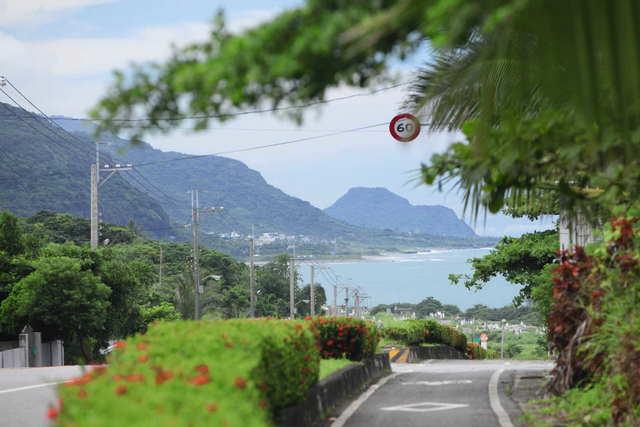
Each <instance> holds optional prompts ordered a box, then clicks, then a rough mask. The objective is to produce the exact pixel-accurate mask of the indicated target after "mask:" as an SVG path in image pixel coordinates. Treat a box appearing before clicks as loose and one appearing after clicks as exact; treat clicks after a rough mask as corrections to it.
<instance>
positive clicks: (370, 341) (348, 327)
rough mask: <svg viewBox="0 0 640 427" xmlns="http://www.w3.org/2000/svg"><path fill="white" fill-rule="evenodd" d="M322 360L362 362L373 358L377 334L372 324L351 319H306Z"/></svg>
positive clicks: (376, 345) (376, 344)
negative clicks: (315, 338) (342, 359)
mask: <svg viewBox="0 0 640 427" xmlns="http://www.w3.org/2000/svg"><path fill="white" fill-rule="evenodd" d="M308 321H309V322H311V328H312V330H313V331H314V333H315V334H316V337H317V340H318V346H319V348H320V355H321V357H322V358H324V359H341V358H347V359H349V360H355V361H358V360H363V359H369V358H371V357H373V355H374V354H375V353H376V349H377V347H378V340H379V334H378V330H377V328H376V326H375V324H374V323H373V322H368V321H365V320H361V319H354V318H351V317H316V318H308Z"/></svg>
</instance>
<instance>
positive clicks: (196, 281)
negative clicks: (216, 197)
mask: <svg viewBox="0 0 640 427" xmlns="http://www.w3.org/2000/svg"><path fill="white" fill-rule="evenodd" d="M199 205H200V201H199V199H198V190H191V240H192V244H193V248H192V249H191V250H192V252H193V266H192V268H193V287H194V304H195V311H194V316H193V317H194V319H195V320H198V319H199V318H200V243H199V242H198V237H199V235H198V220H199V210H200V206H199Z"/></svg>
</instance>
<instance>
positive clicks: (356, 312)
mask: <svg viewBox="0 0 640 427" xmlns="http://www.w3.org/2000/svg"><path fill="white" fill-rule="evenodd" d="M353 293H354V309H353V310H354V312H353V315H354V316H355V317H360V292H358V290H357V289H356V290H354V291H353Z"/></svg>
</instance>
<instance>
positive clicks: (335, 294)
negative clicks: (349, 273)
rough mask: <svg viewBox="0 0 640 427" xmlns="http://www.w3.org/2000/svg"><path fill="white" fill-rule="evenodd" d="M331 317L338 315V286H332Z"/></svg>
mask: <svg viewBox="0 0 640 427" xmlns="http://www.w3.org/2000/svg"><path fill="white" fill-rule="evenodd" d="M332 311H333V316H334V317H336V316H337V315H338V285H333V310H332Z"/></svg>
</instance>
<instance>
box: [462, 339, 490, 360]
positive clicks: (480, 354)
mask: <svg viewBox="0 0 640 427" xmlns="http://www.w3.org/2000/svg"><path fill="white" fill-rule="evenodd" d="M497 356H498V355H497V353H496V352H495V351H494V350H485V349H484V348H482V347H480V345H479V344H476V343H471V342H470V343H467V358H469V359H474V360H481V359H496V358H497Z"/></svg>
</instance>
